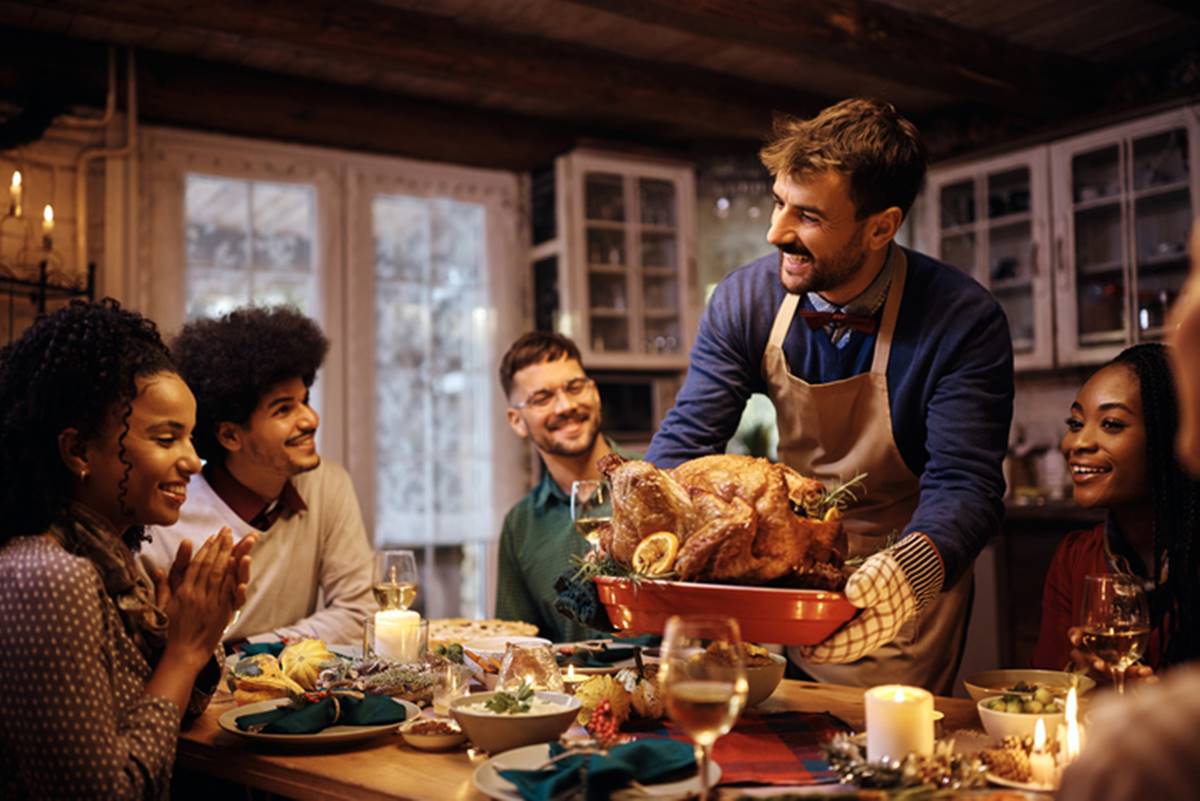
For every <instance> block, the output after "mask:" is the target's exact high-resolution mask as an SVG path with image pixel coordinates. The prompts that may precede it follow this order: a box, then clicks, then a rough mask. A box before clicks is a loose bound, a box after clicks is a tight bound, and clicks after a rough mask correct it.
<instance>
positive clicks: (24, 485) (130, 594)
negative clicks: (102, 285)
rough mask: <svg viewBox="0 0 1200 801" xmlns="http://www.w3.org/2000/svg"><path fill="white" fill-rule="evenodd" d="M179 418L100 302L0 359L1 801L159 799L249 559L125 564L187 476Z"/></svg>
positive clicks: (54, 319) (181, 411)
mask: <svg viewBox="0 0 1200 801" xmlns="http://www.w3.org/2000/svg"><path fill="white" fill-rule="evenodd" d="M195 415H196V403H195V400H194V399H193V397H192V393H191V391H190V390H189V389H188V387H187V385H186V384H185V383H184V382H183V381H182V380H181V379H180V377H179V375H178V374H177V373H176V371H175V368H174V366H173V365H172V363H171V359H170V356H169V355H168V352H167V349H166V348H165V347H164V345H163V343H162V340H161V339H160V337H159V334H158V331H157V329H156V328H155V326H154V323H152V322H151V321H149V320H147V319H145V318H143V317H141V316H140V315H138V314H136V313H134V312H130V311H126V310H124V309H122V308H121V307H120V306H119V304H117V303H116V302H115V301H110V300H106V301H103V302H101V303H82V302H75V303H72V304H71V305H70V306H68V307H66V308H64V309H61V310H59V311H57V312H55V313H54V314H51V315H49V316H46V317H42V318H39V319H38V320H37V321H36V322H35V323H34V324H33V326H32V327H31V328H30V329H29V330H28V331H26V332H25V334H24V335H23V336H21V337H20V338H19V339H18V340H16V341H14V342H13V343H11V344H10V345H8V346H6V347H5V348H4V349H3V350H2V351H0V521H2V522H0V797H3V798H6V799H9V798H73V799H81V798H105V799H113V798H156V797H163V796H165V795H166V793H167V791H168V787H169V781H170V776H171V768H172V764H173V762H174V759H175V740H176V737H177V735H178V732H179V727H180V721H181V718H182V717H183V715H184V713H185V712H187V711H189V710H190V711H191V712H193V713H194V712H197V711H199V710H200V709H203V706H204V704H205V703H207V695H206V694H205V693H203V692H201V691H199V690H197V689H196V688H198V687H200V686H201V685H204V684H207V686H208V692H209V693H211V691H212V688H214V687H215V684H216V680H217V678H219V676H220V666H219V663H218V662H217V661H216V660H215V659H214V651H215V649H216V648H217V647H218V645H219V644H220V640H221V633H222V631H223V629H224V628H225V626H226V625H227V624H228V623H229V621H230V619H231V617H232V615H233V612H234V610H235V609H236V608H237V607H238V606H240V604H241V603H242V601H243V600H244V596H245V585H246V582H247V580H248V578H249V556H248V555H247V551H248V549H249V547H250V546H251V545H252V544H253V543H250V544H247V545H240V546H237V547H235V546H234V544H233V540H232V538H231V536H230V534H229V532H228V531H223V532H220V533H219V534H218V535H216V536H213V537H211V538H209V539H208V540H207V541H206V542H205V543H204V545H203V546H202V547H201V548H200V549H199V550H198V551H196V552H195V554H194V555H193V553H192V547H191V545H190V544H188V545H187V547H186V548H182V549H181V550H180V554H179V558H178V559H176V561H175V562H174V564H173V565H172V567H171V569H170V570H169V571H167V572H166V573H161V572H160V573H158V574H157V575H156V577H155V578H154V579H151V578H150V577H149V576H148V575H147V574H146V572H145V570H144V569H142V567H141V565H140V562H139V561H138V560H137V558H136V557H135V553H134V552H135V550H136V549H137V548H138V547H139V545H140V543H141V541H142V538H143V534H142V529H143V527H144V526H146V525H149V524H160V525H169V524H171V523H173V522H174V521H175V520H176V519H177V518H178V516H179V508H180V506H181V505H182V504H183V501H184V499H185V498H186V496H187V484H188V479H189V478H190V477H191V476H192V475H193V474H195V473H196V472H197V471H198V470H199V469H200V461H199V459H198V458H197V456H196V452H195V450H194V449H193V448H192V444H191V439H190V436H191V430H192V427H193V425H194V423H195ZM198 677H199V681H198Z"/></svg>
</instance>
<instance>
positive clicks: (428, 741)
mask: <svg viewBox="0 0 1200 801" xmlns="http://www.w3.org/2000/svg"><path fill="white" fill-rule="evenodd" d="M431 720H432V719H431V718H427V717H419V718H414V719H412V720H410V721H408V722H407V723H405V724H404V725H403V726H401V727H400V736H401V737H403V738H404V742H406V743H408V744H409V745H411V746H412V747H413V748H419V749H421V750H422V751H448V750H449V749H451V748H457V747H458V746H460V745H462V744H463V743H465V742H466V741H467V735H466V734H465V733H464V732H463V730H462V726H459V725H458V723H457V722H456V721H453V720H443V721H439V722H441V723H445V724H446V725H448V726H449V727H450V728H452V729H453V730H454V731H453V732H452V733H450V734H419V733H417V732H415V731H413V727H414V726H418V725H420V724H422V723H429V722H431Z"/></svg>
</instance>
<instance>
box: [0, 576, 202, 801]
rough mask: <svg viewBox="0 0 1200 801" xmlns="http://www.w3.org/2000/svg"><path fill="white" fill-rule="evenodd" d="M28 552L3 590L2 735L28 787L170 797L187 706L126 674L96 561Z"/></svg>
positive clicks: (58, 794) (83, 794) (51, 793)
mask: <svg viewBox="0 0 1200 801" xmlns="http://www.w3.org/2000/svg"><path fill="white" fill-rule="evenodd" d="M25 556H26V558H27V559H28V560H29V561H27V562H26V563H25V565H24V566H23V569H22V570H20V571H19V572H17V575H16V580H15V581H7V580H6V581H5V582H4V583H5V585H6V586H4V587H3V589H2V590H0V620H2V621H3V623H2V625H0V651H2V652H3V656H2V657H0V710H2V711H0V726H2V727H3V730H2V733H0V738H2V740H3V750H5V751H8V752H9V755H10V756H11V757H12V761H11V764H12V765H14V766H16V768H17V770H18V772H19V774H20V780H21V784H23V785H24V787H25V788H28V789H29V790H30V791H31V794H32V795H36V797H38V798H46V799H52V798H70V799H91V798H95V799H101V798H103V799H134V798H159V797H163V796H164V795H165V791H166V789H167V787H168V785H169V782H170V778H171V767H172V764H173V762H174V759H175V738H176V736H177V735H178V733H179V721H180V711H179V710H178V709H177V708H176V707H175V705H174V704H173V703H171V702H170V701H168V700H167V699H165V698H159V697H155V696H148V695H145V694H144V685H142V684H141V681H139V680H138V678H137V677H135V676H132V675H129V674H125V673H120V672H119V671H118V659H117V657H116V655H115V654H113V653H111V652H110V651H109V645H110V644H111V642H112V637H113V636H114V633H113V632H111V631H110V630H109V623H110V622H112V621H111V619H109V622H106V615H105V614H104V604H105V603H111V602H110V601H108V599H107V596H106V595H105V594H104V591H103V588H102V587H101V586H100V581H99V577H98V576H97V575H96V573H95V571H94V570H93V569H92V568H91V566H90V565H89V564H87V563H86V562H85V561H84V560H82V559H78V558H75V557H65V556H61V555H49V556H46V555H38V554H33V555H29V554H26V555H25ZM35 560H36V563H35ZM10 578H11V577H10ZM117 625H119V623H117ZM115 636H124V632H123V630H122V631H121V632H118V633H116V634H115ZM131 682H135V683H136V684H137V686H133V684H131ZM130 697H132V698H134V699H136V700H134V701H133V703H126V704H123V703H122V701H121V699H122V698H130Z"/></svg>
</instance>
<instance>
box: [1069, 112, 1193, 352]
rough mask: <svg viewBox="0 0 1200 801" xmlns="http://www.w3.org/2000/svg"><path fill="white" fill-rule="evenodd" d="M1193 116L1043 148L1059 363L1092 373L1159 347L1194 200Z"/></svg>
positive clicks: (1169, 116) (1176, 115)
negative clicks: (1130, 353) (1151, 344)
mask: <svg viewBox="0 0 1200 801" xmlns="http://www.w3.org/2000/svg"><path fill="white" fill-rule="evenodd" d="M1196 111H1197V110H1196V109H1195V108H1185V109H1180V110H1177V111H1172V112H1167V113H1164V114H1159V115H1155V116H1153V117H1148V118H1144V119H1141V120H1136V121H1134V122H1130V123H1127V124H1123V125H1119V126H1114V127H1111V128H1106V129H1104V130H1101V131H1096V132H1094V133H1090V134H1086V135H1083V136H1078V137H1074V138H1072V139H1068V140H1065V141H1062V142H1058V143H1056V144H1054V145H1053V146H1052V147H1051V162H1052V164H1053V183H1052V187H1051V192H1052V193H1053V197H1054V209H1055V211H1054V214H1055V217H1054V231H1055V248H1056V259H1057V268H1056V275H1055V298H1056V302H1057V306H1058V312H1059V325H1058V341H1057V347H1058V358H1059V362H1060V363H1062V364H1091V363H1096V362H1101V361H1104V360H1107V359H1110V358H1112V357H1113V356H1115V355H1116V354H1117V353H1119V352H1120V351H1121V349H1122V348H1124V347H1126V346H1128V345H1131V344H1134V343H1136V342H1144V341H1152V340H1158V339H1161V338H1162V335H1163V324H1164V319H1165V316H1166V311H1167V309H1168V308H1169V306H1170V305H1171V303H1172V302H1173V301H1174V299H1175V296H1176V295H1177V294H1178V292H1179V288H1180V286H1181V285H1182V284H1183V281H1184V278H1185V277H1186V276H1187V271H1188V256H1187V242H1188V231H1189V229H1190V227H1191V223H1192V219H1193V217H1194V215H1195V211H1194V210H1195V198H1196V197H1197V195H1198V193H1200V165H1198V164H1197V161H1196V159H1195V157H1194V153H1195V147H1196V141H1197V130H1198V124H1197V113H1196Z"/></svg>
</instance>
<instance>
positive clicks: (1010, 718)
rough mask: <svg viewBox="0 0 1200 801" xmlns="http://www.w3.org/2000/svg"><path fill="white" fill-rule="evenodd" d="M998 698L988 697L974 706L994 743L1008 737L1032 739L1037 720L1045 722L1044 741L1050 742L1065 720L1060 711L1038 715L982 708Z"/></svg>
mask: <svg viewBox="0 0 1200 801" xmlns="http://www.w3.org/2000/svg"><path fill="white" fill-rule="evenodd" d="M999 697H1000V696H999V695H993V696H989V697H987V698H984V699H982V700H980V701H977V702H976V704H975V708H976V709H978V710H979V720H980V721H981V722H982V723H983V729H984V731H986V732H987V733H988V734H990V735H991V736H992V738H993V739H995V740H996V742H1000V741H1001V740H1003V739H1004V738H1005V737H1008V736H1013V737H1022V738H1024V737H1032V736H1033V732H1034V729H1035V728H1036V727H1037V722H1038V718H1041V719H1042V720H1043V721H1045V724H1044V725H1045V726H1046V739H1047V740H1052V739H1054V736H1055V734H1056V733H1057V732H1058V724H1060V723H1062V722H1063V721H1065V720H1066V715H1065V714H1064V713H1063V712H1062V711H1061V710H1060V711H1058V712H1038V713H1034V712H997V711H996V710H995V709H988V708H987V707H986V706H984V704H985V703H987V702H988V701H991V700H992V699H993V698H999Z"/></svg>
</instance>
